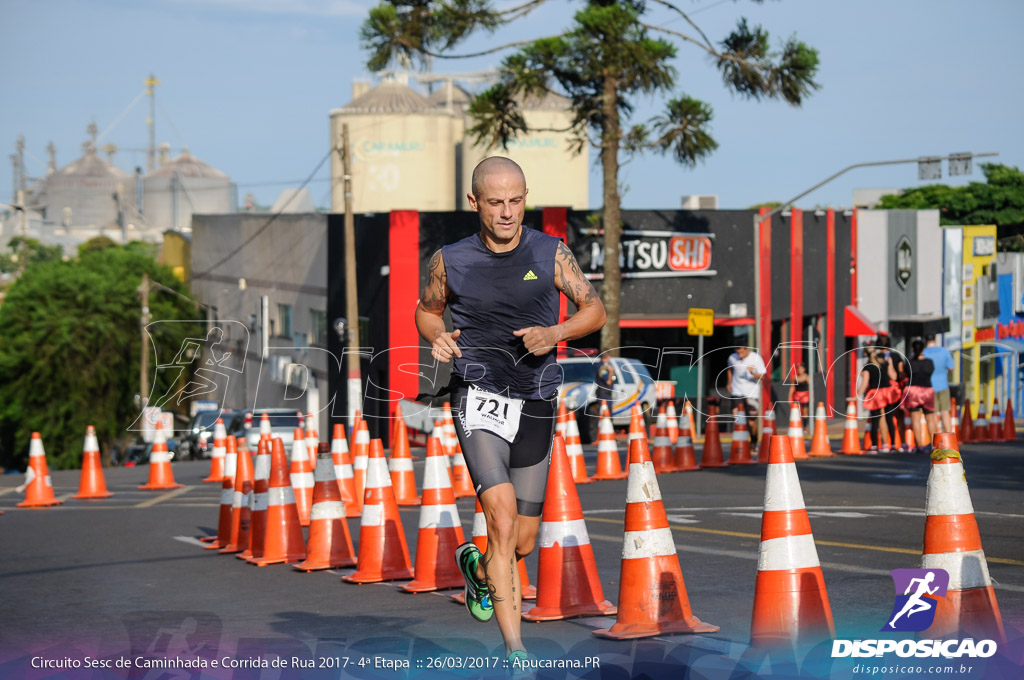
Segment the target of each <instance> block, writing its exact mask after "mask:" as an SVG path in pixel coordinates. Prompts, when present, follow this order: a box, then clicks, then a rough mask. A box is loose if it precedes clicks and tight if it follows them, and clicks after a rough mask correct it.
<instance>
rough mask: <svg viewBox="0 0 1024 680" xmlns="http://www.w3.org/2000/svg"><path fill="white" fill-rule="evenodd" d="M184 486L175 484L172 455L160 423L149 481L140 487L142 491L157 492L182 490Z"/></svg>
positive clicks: (154, 436)
mask: <svg viewBox="0 0 1024 680" xmlns="http://www.w3.org/2000/svg"><path fill="white" fill-rule="evenodd" d="M183 486H184V484H176V483H175V482H174V472H173V471H172V470H171V454H170V452H169V451H168V450H167V440H166V439H164V431H163V429H162V428H161V427H160V423H157V424H156V434H154V435H153V449H152V451H151V452H150V454H149V481H148V482H146V483H145V484H144V485H142V486H140V487H139V488H140V489H145V490H147V491H156V490H164V489H180V488H181V487H183Z"/></svg>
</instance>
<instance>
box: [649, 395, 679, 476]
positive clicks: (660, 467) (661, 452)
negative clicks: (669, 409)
mask: <svg viewBox="0 0 1024 680" xmlns="http://www.w3.org/2000/svg"><path fill="white" fill-rule="evenodd" d="M651 458H653V459H654V469H655V470H657V471H658V474H664V473H666V472H670V471H671V470H672V468H673V467H675V466H674V465H673V460H672V442H670V441H669V440H668V418H667V417H666V416H665V405H664V404H662V405H661V408H659V409H658V417H657V419H656V420H655V424H654V449H653V450H652V451H651Z"/></svg>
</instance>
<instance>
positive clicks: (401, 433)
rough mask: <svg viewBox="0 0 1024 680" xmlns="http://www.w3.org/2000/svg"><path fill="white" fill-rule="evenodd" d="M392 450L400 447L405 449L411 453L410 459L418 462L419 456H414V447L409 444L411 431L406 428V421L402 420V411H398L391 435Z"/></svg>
mask: <svg viewBox="0 0 1024 680" xmlns="http://www.w3.org/2000/svg"><path fill="white" fill-rule="evenodd" d="M391 442H392V443H391V448H392V450H394V449H396V448H398V447H399V446H402V447H405V450H406V451H409V457H410V458H412V459H413V460H417V459H418V458H419V456H414V455H412V447H411V446H410V444H409V430H408V428H406V426H405V421H404V420H403V419H402V409H401V408H399V409H398V417H397V418H396V420H395V427H394V428H393V431H392V434H391Z"/></svg>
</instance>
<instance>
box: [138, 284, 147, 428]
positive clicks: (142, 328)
mask: <svg viewBox="0 0 1024 680" xmlns="http://www.w3.org/2000/svg"><path fill="white" fill-rule="evenodd" d="M139 295H140V296H141V297H142V316H141V317H140V319H139V333H140V335H141V337H142V360H141V364H140V366H139V398H140V399H141V401H142V407H143V408H145V407H146V406H147V405H148V404H149V337H148V336H147V333H146V326H148V325H149V274H143V275H142V284H141V285H140V286H139Z"/></svg>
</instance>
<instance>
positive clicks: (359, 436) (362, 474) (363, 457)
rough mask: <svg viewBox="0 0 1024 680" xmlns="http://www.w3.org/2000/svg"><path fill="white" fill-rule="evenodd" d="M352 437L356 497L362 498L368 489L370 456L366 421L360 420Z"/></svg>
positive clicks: (368, 431) (368, 432) (353, 476)
mask: <svg viewBox="0 0 1024 680" xmlns="http://www.w3.org/2000/svg"><path fill="white" fill-rule="evenodd" d="M355 432H356V433H355V435H354V436H353V437H352V478H353V480H354V483H355V487H356V498H359V499H362V498H363V495H364V491H365V489H366V465H367V461H369V456H370V430H369V429H368V428H367V427H366V421H364V420H360V421H359V424H358V425H357V429H356V431H355Z"/></svg>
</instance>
